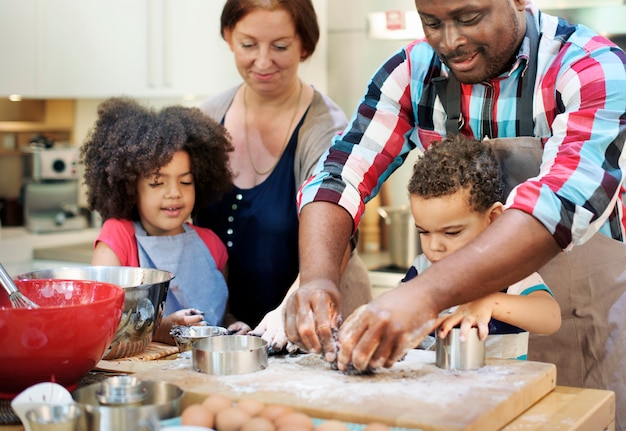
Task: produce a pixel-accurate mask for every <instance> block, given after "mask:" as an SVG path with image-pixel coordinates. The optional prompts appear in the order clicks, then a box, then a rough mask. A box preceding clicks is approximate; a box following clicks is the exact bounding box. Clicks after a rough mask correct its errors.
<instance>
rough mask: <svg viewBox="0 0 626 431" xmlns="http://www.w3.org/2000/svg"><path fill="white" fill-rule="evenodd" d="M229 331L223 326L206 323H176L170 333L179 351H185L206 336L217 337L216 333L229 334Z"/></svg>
mask: <svg viewBox="0 0 626 431" xmlns="http://www.w3.org/2000/svg"><path fill="white" fill-rule="evenodd" d="M228 333H229V331H228V329H226V328H223V327H221V326H206V325H204V326H203V325H192V326H184V325H174V326H172V330H171V331H170V335H171V336H172V338H173V339H174V341H175V342H176V346H177V347H178V351H179V352H185V351H187V350H190V349H191V345H192V344H193V343H194V342H196V341H198V340H201V339H203V338H206V337H215V336H216V335H228Z"/></svg>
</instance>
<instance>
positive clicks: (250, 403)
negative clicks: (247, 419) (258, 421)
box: [237, 398, 265, 417]
mask: <svg viewBox="0 0 626 431" xmlns="http://www.w3.org/2000/svg"><path fill="white" fill-rule="evenodd" d="M237 408H238V409H241V410H243V411H245V412H247V413H248V414H249V415H250V416H252V417H254V416H257V415H258V414H259V413H261V411H262V410H263V409H264V408H265V404H264V403H262V402H261V401H259V400H255V399H252V398H244V399H242V400H239V401H238V402H237Z"/></svg>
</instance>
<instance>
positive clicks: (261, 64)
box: [224, 9, 305, 95]
mask: <svg viewBox="0 0 626 431" xmlns="http://www.w3.org/2000/svg"><path fill="white" fill-rule="evenodd" d="M224 38H225V39H226V42H228V45H229V46H230V49H231V51H232V52H233V54H234V56H235V63H236V66H237V70H238V71H239V74H240V75H241V77H242V78H243V79H244V81H245V82H246V84H248V85H249V86H250V87H252V88H253V89H254V90H255V91H257V92H258V93H265V94H268V95H271V94H280V93H282V92H283V91H285V90H286V88H287V87H288V86H289V85H290V84H293V83H294V82H295V80H296V79H297V75H298V66H299V65H300V61H301V58H302V57H303V56H304V55H305V52H303V49H302V43H301V40H300V37H299V36H298V34H297V33H296V28H295V26H294V23H293V20H292V19H291V16H290V15H289V14H288V13H287V12H286V11H285V10H283V9H277V10H274V11H267V10H263V9H256V10H254V11H252V12H250V13H249V14H248V15H246V16H244V17H243V18H242V19H241V20H240V21H239V22H238V23H237V25H235V27H234V28H233V29H232V31H229V30H225V31H224Z"/></svg>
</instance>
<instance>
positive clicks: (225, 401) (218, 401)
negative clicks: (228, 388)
mask: <svg viewBox="0 0 626 431" xmlns="http://www.w3.org/2000/svg"><path fill="white" fill-rule="evenodd" d="M202 405H203V406H204V408H205V409H207V410H209V411H211V412H213V414H217V412H219V411H222V410H224V409H226V408H228V407H232V405H233V402H232V400H231V399H230V398H228V397H227V396H224V395H219V394H214V395H209V396H208V397H206V398H205V399H204V401H202Z"/></svg>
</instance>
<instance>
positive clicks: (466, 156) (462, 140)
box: [409, 135, 504, 212]
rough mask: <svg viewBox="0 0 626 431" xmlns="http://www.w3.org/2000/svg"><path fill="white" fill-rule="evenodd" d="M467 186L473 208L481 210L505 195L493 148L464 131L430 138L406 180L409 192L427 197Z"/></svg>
mask: <svg viewBox="0 0 626 431" xmlns="http://www.w3.org/2000/svg"><path fill="white" fill-rule="evenodd" d="M466 188H467V189H469V191H470V201H469V204H470V208H471V209H472V210H473V211H478V212H484V211H486V210H487V209H489V207H491V205H493V204H494V203H495V202H498V201H500V202H502V200H503V198H504V196H503V193H504V181H503V179H502V172H501V171H500V165H499V163H498V159H497V158H496V156H495V154H494V152H493V150H492V149H491V147H490V146H489V145H488V144H486V143H484V142H481V141H477V140H475V139H469V138H466V137H464V136H463V135H454V136H452V137H450V138H446V139H443V140H442V141H439V142H433V143H432V144H431V145H430V146H429V147H428V149H427V150H426V151H425V152H424V155H423V156H421V157H420V158H419V159H418V160H417V162H416V163H415V166H414V167H413V176H412V177H411V180H410V181H409V193H410V194H412V195H416V196H420V197H423V198H426V199H428V198H434V197H440V196H447V195H451V194H453V193H456V192H457V191H459V190H462V189H466Z"/></svg>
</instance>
